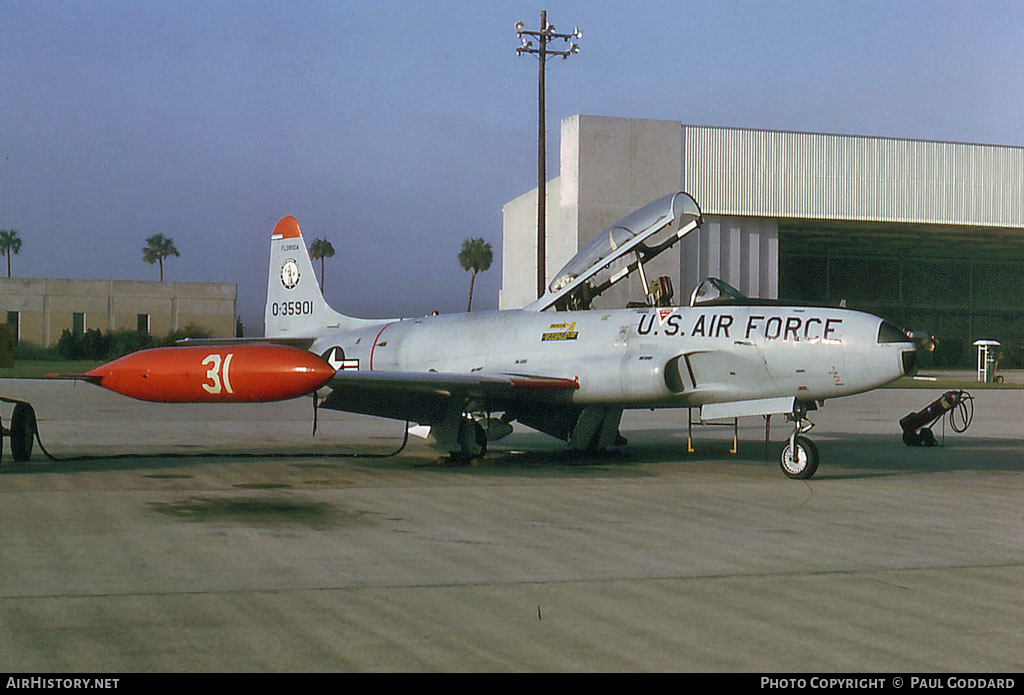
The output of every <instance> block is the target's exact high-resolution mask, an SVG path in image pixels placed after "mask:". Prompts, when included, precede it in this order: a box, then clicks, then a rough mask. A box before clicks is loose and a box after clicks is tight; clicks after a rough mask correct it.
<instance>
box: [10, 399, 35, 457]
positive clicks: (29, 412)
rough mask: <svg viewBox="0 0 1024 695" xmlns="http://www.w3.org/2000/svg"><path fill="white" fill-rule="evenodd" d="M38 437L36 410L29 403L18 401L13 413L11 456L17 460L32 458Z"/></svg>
mask: <svg viewBox="0 0 1024 695" xmlns="http://www.w3.org/2000/svg"><path fill="white" fill-rule="evenodd" d="M35 438H36V411H35V410H34V409H33V408H32V406H31V405H29V404H28V403H17V404H15V406H14V412H13V413H12V414H11V456H12V457H13V458H14V460H15V461H18V462H21V461H28V460H29V459H30V458H32V444H33V442H34V441H35Z"/></svg>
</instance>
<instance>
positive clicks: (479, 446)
mask: <svg viewBox="0 0 1024 695" xmlns="http://www.w3.org/2000/svg"><path fill="white" fill-rule="evenodd" d="M459 443H460V444H461V446H462V451H461V453H462V454H463V455H465V456H467V457H469V458H483V457H484V454H486V453H487V433H486V432H485V431H484V428H483V426H482V425H481V424H480V423H479V422H477V421H476V420H470V419H468V418H466V419H463V421H462V425H461V428H460V431H459Z"/></svg>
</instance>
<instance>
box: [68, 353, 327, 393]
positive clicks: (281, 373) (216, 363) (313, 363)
mask: <svg viewBox="0 0 1024 695" xmlns="http://www.w3.org/2000/svg"><path fill="white" fill-rule="evenodd" d="M81 376H82V377H83V378H85V379H86V380H88V381H91V382H92V383H95V384H99V385H100V386H102V387H103V388H105V389H110V390H111V391H114V392H116V393H120V394H121V395H123V396H129V397H131V398H137V399H139V400H142V401H156V402H161V403H258V402H265V401H283V400H286V399H289V398H296V397H298V396H304V395H306V394H308V393H311V392H313V391H315V390H316V389H318V388H320V387H321V386H323V385H324V384H326V383H327V382H328V380H330V378H331V377H333V376H334V369H333V368H332V367H331V365H329V364H328V363H327V362H326V361H324V360H323V359H321V358H320V357H318V356H317V355H314V354H313V353H311V352H306V351H305V350H300V349H298V348H293V347H289V346H287V345H271V344H247V345H213V346H186V347H164V348H153V349H150V350H140V351H139V352H133V353H131V354H129V355H125V356H124V357H120V358H118V359H116V360H114V361H113V362H108V363H107V364H104V365H102V366H100V367H96V368H95V369H92V370H90V371H88V372H86V373H85V374H84V375H81Z"/></svg>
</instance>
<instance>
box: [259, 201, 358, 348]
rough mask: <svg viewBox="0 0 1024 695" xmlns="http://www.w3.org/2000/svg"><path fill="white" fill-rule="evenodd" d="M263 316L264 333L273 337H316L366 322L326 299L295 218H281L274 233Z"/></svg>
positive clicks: (271, 239)
mask: <svg viewBox="0 0 1024 695" xmlns="http://www.w3.org/2000/svg"><path fill="white" fill-rule="evenodd" d="M263 318H264V325H265V333H264V335H266V336H267V337H272V338H276V337H289V338H315V337H317V336H319V335H321V334H322V333H324V331H326V330H329V329H333V328H342V329H344V328H348V327H350V326H354V325H355V324H358V323H363V321H362V320H361V319H353V318H350V317H348V316H345V315H344V314H339V313H338V312H337V311H335V310H334V309H332V308H331V307H330V306H329V305H328V304H327V302H326V300H324V296H323V294H322V293H321V292H320V287H319V285H317V281H316V274H315V273H314V272H313V262H312V261H311V260H310V258H309V251H308V250H307V249H306V242H305V241H303V239H302V230H301V229H299V223H298V221H297V220H296V219H295V218H294V217H283V218H281V220H280V221H279V222H278V223H277V226H275V227H274V233H273V234H272V235H271V236H270V272H269V275H268V277H267V306H266V308H265V310H264V314H263Z"/></svg>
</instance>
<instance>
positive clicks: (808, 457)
mask: <svg viewBox="0 0 1024 695" xmlns="http://www.w3.org/2000/svg"><path fill="white" fill-rule="evenodd" d="M819 458H820V457H819V456H818V447H817V446H815V444H814V442H812V441H811V440H810V439H808V438H807V437H797V438H796V452H795V455H794V454H792V453H790V444H789V441H788V440H787V441H786V446H784V447H783V448H782V456H781V457H780V458H779V468H780V469H782V473H783V474H784V475H785V476H786V477H787V478H794V479H796V480H807V479H809V478H811V477H813V476H814V474H815V472H817V470H818V460H819Z"/></svg>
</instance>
